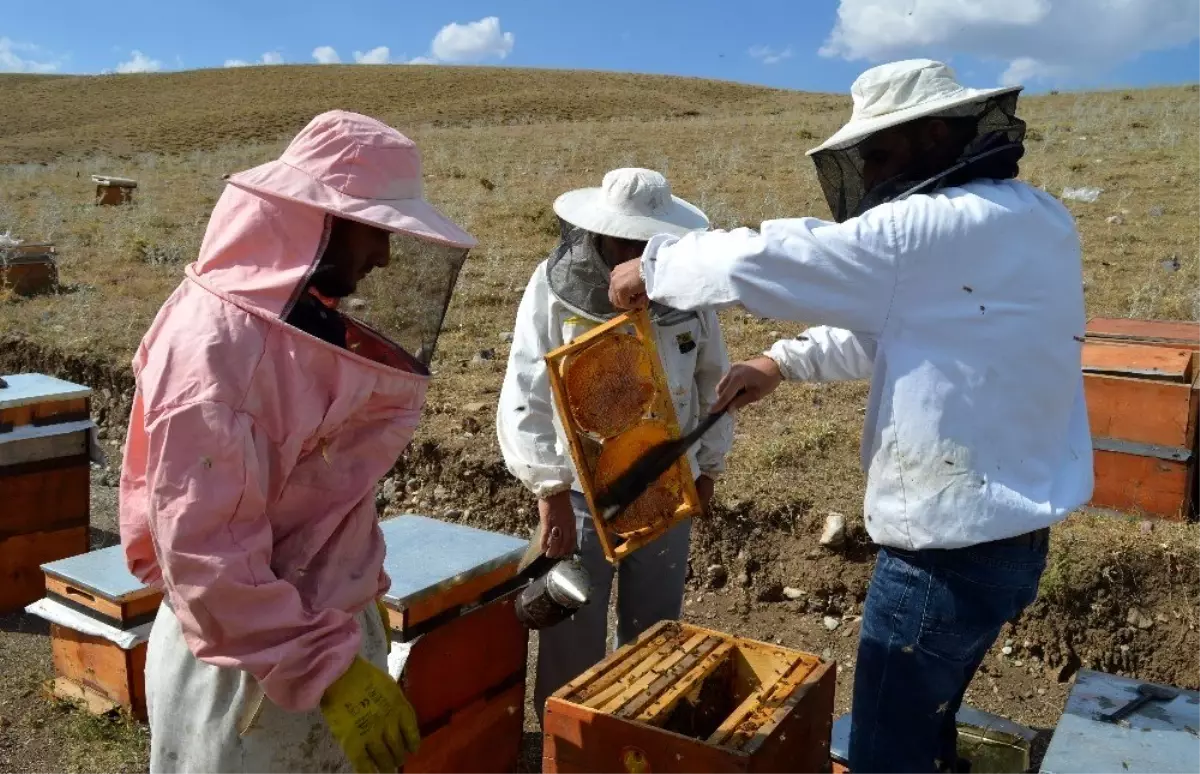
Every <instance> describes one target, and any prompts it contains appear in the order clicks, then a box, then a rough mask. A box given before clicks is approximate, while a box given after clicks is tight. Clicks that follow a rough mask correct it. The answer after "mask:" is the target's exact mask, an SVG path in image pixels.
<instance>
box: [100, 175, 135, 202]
mask: <svg viewBox="0 0 1200 774" xmlns="http://www.w3.org/2000/svg"><path fill="white" fill-rule="evenodd" d="M92 182H93V183H95V184H96V204H97V205H100V204H130V203H132V202H133V189H135V188H137V181H136V180H130V179H129V178H127V177H113V176H112V175H92Z"/></svg>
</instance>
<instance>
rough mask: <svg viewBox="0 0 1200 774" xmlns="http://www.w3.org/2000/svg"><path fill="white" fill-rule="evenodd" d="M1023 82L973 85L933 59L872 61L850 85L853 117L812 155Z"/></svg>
mask: <svg viewBox="0 0 1200 774" xmlns="http://www.w3.org/2000/svg"><path fill="white" fill-rule="evenodd" d="M1022 88H1023V87H1021V86H1006V87H1003V88H999V89H969V88H967V87H965V86H963V85H962V84H960V83H959V82H958V81H957V80H956V79H955V76H954V71H953V70H952V69H950V67H949V65H946V64H943V63H942V62H935V61H933V60H931V59H908V60H905V61H903V62H892V63H890V64H885V65H879V66H878V67H872V68H871V69H870V70H867V71H866V72H865V73H863V74H862V75H860V76H858V78H857V79H856V80H855V81H854V85H853V86H851V87H850V95H851V97H852V98H853V99H854V112H853V113H851V115H850V120H849V122H847V123H846V125H845V126H843V127H842V128H841V129H838V130H837V131H836V132H835V133H834V134H833V136H832V137H830V138H829V139H828V140H826V141H825V142H823V143H821V145H819V146H817V147H816V148H813V149H812V150H810V151H809V152H808V155H810V156H811V155H813V154H814V153H819V152H821V151H826V150H838V149H841V148H845V147H847V146H850V145H853V144H855V143H857V142H859V141H860V140H863V139H865V138H867V137H869V136H871V135H872V134H875V133H876V132H878V131H880V130H883V129H890V128H891V127H893V126H899V125H900V124H904V123H908V122H909V121H913V120H915V119H918V118H925V117H927V116H937V115H945V114H954V113H955V112H956V111H955V109H956V108H960V107H962V106H967V105H974V104H976V103H979V102H984V101H987V100H989V99H992V98H993V97H997V96H999V95H1001V94H1009V93H1011V92H1014V91H1020V90H1021V89H1022Z"/></svg>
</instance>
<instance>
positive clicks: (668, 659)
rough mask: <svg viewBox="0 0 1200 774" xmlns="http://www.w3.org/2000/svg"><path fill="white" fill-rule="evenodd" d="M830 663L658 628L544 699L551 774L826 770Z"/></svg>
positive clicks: (684, 629) (710, 634)
mask: <svg viewBox="0 0 1200 774" xmlns="http://www.w3.org/2000/svg"><path fill="white" fill-rule="evenodd" d="M835 682H836V665H835V664H833V663H831V662H827V661H823V660H822V659H820V658H818V657H817V656H813V655H810V654H807V653H800V652H797V651H792V650H788V649H785V648H780V647H776V646H772V645H767V644H765V643H762V642H756V641H753V640H747V639H743V638H741V637H734V636H732V635H728V634H722V633H720V632H714V631H710V630H708V629H702V628H700V627H697V626H692V625H689V624H684V623H679V622H675V621H662V622H660V623H658V624H656V625H655V626H653V627H651V628H650V629H649V630H647V631H646V632H645V633H643V634H642V636H641V637H639V638H638V639H637V640H636V641H635V642H632V643H630V644H629V645H626V646H624V647H622V648H621V649H619V650H618V651H616V652H615V653H613V654H612V655H611V656H609V657H608V658H606V659H605V660H604V661H602V662H600V663H599V664H598V665H596V666H595V667H593V668H592V669H590V670H588V671H587V672H585V673H583V674H582V675H580V676H579V677H578V678H576V679H575V680H573V681H571V682H570V683H568V684H567V685H566V686H564V687H563V688H562V689H560V690H559V691H558V692H557V693H555V694H554V695H553V696H552V697H550V698H549V699H548V700H547V701H546V713H545V721H544V723H543V728H544V731H545V747H544V752H543V756H544V759H543V769H542V770H543V771H546V772H609V771H628V772H638V771H649V772H689V771H705V772H746V771H788V772H801V771H829V766H830V758H829V740H830V729H831V726H832V722H833V694H834V685H835Z"/></svg>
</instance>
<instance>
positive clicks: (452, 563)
mask: <svg viewBox="0 0 1200 774" xmlns="http://www.w3.org/2000/svg"><path fill="white" fill-rule="evenodd" d="M380 527H381V529H382V530H383V535H384V540H385V541H386V543H387V558H386V560H385V565H384V569H385V570H386V571H387V573H388V575H389V576H390V577H391V579H392V585H391V588H390V589H389V590H388V592H387V594H386V595H385V596H384V605H385V606H386V607H387V608H388V611H389V615H390V619H391V620H390V622H389V623H390V626H391V629H392V638H393V641H394V642H395V643H396V645H395V646H394V650H397V651H400V652H403V653H405V658H404V668H403V673H402V675H401V677H400V682H401V685H402V686H403V688H404V692H405V695H407V696H408V699H409V701H411V702H412V705H413V708H414V709H415V710H416V713H417V721H418V723H419V725H420V728H421V737H422V740H421V749H420V751H419V752H418V753H417V754H416V755H414V756H412V757H411V758H410V759H408V760H407V761H406V762H405V766H404V770H405V771H407V772H451V771H512V770H514V769H515V767H516V764H517V757H518V754H519V751H520V745H521V737H522V728H523V723H524V704H525V669H526V663H527V655H528V641H529V632H528V631H527V630H526V629H525V627H523V626H522V625H521V624H520V622H519V621H518V620H517V616H516V612H515V611H514V608H513V601H514V598H515V595H516V594H517V593H518V588H519V586H520V583H519V581H517V579H516V578H515V576H516V571H517V564H518V562H519V561H520V559H521V556H522V555H523V554H524V552H525V548H526V546H527V542H526V541H524V540H519V539H517V538H513V537H509V536H507V535H501V534H497V533H495V532H487V531H484V530H479V529H474V528H471V527H467V526H463V525H461V524H451V523H448V522H444V521H439V520H437V519H430V518H426V517H423V516H413V515H405V516H398V517H396V518H394V519H389V520H387V521H385V522H383V523H382V524H381V525H380Z"/></svg>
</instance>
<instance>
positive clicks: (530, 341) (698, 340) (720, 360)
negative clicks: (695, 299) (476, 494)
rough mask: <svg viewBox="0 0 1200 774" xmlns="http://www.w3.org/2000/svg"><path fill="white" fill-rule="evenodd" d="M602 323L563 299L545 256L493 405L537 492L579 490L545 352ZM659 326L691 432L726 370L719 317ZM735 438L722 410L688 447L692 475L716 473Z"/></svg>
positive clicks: (508, 449)
mask: <svg viewBox="0 0 1200 774" xmlns="http://www.w3.org/2000/svg"><path fill="white" fill-rule="evenodd" d="M600 322H602V321H601V320H599V319H596V318H593V317H589V316H586V315H583V314H581V313H580V312H579V311H578V310H573V309H571V308H569V307H568V306H567V305H565V304H564V303H563V302H562V301H561V300H560V299H559V298H558V297H557V296H556V295H555V294H554V293H553V291H552V290H551V289H550V284H549V282H548V280H547V276H546V263H545V262H543V263H542V264H541V265H539V266H538V268H537V270H536V271H534V273H533V277H532V278H531V279H530V280H529V285H528V286H527V287H526V288H525V295H524V296H523V297H522V298H521V305H520V307H519V308H518V310H517V320H516V327H515V329H514V330H513V343H512V351H511V353H510V354H509V358H508V371H507V372H506V373H505V375H504V386H503V387H502V388H501V390H500V405H499V407H498V408H497V410H496V432H497V435H498V437H499V441H500V451H501V453H502V454H503V455H504V461H505V464H506V465H507V466H508V469H509V471H511V472H512V474H513V475H514V476H516V477H517V478H518V479H520V481H521V483H523V484H524V485H525V486H526V487H527V488H528V489H529V490H530V491H531V492H533V494H534V495H536V496H538V497H548V496H549V495H552V494H555V493H557V492H561V491H564V490H566V489H570V488H575V489H578V486H576V485H575V480H576V476H575V467H574V465H573V463H572V461H571V453H570V447H569V445H568V443H567V439H566V435H565V434H564V433H563V430H562V427H561V426H560V424H559V421H558V415H557V412H556V411H555V409H554V403H553V401H554V399H553V396H552V395H551V390H550V380H549V377H548V376H547V374H546V362H545V360H544V358H545V356H546V354H548V353H549V352H551V351H553V350H554V349H557V348H558V347H560V346H562V345H563V344H566V343H569V342H571V341H573V340H574V339H575V338H576V337H577V336H579V335H580V334H582V333H584V332H586V331H588V330H590V329H591V328H593V327H595V326H596V325H598V324H599V323H600ZM654 332H655V336H656V339H655V343H656V344H657V346H658V353H659V357H660V358H661V359H662V363H663V368H664V370H665V371H666V375H667V381H668V384H669V386H670V388H671V395H672V398H673V399H674V403H675V413H676V416H677V417H678V419H679V425H680V427H681V428H682V430H683V432H687V431H688V430H690V429H691V428H693V427H695V426H696V423H697V422H698V421H699V419H700V417H701V416H704V415H706V414H707V413H708V409H709V406H710V405H712V401H713V400H714V399H715V398H716V387H717V382H719V381H720V380H721V377H722V376H724V374H725V372H726V371H728V370H729V355H728V353H727V351H726V349H725V342H724V340H723V339H722V336H721V329H720V324H719V323H718V321H717V316H716V313H715V312H711V311H706V312H701V313H700V314H698V315H693V316H690V317H689V319H685V320H683V321H681V322H678V323H675V324H673V325H658V324H655V326H654ZM732 443H733V419H732V418H731V417H729V416H725V417H723V418H722V419H721V420H720V421H719V422H718V423H717V424H716V426H714V427H713V428H712V429H711V430H709V431H708V432H707V433H705V434H704V436H703V438H702V439H701V440H700V442H699V443H698V444H697V445H696V446H694V447H693V449H692V451H691V453H690V454H689V456H688V458H689V461H690V463H691V465H692V473H693V475H699V474H701V473H705V474H707V475H709V476H712V477H714V478H716V477H717V476H718V475H719V474H720V473H721V472H723V471H724V470H725V455H726V454H727V453H728V452H729V447H730V445H731V444H732Z"/></svg>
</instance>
